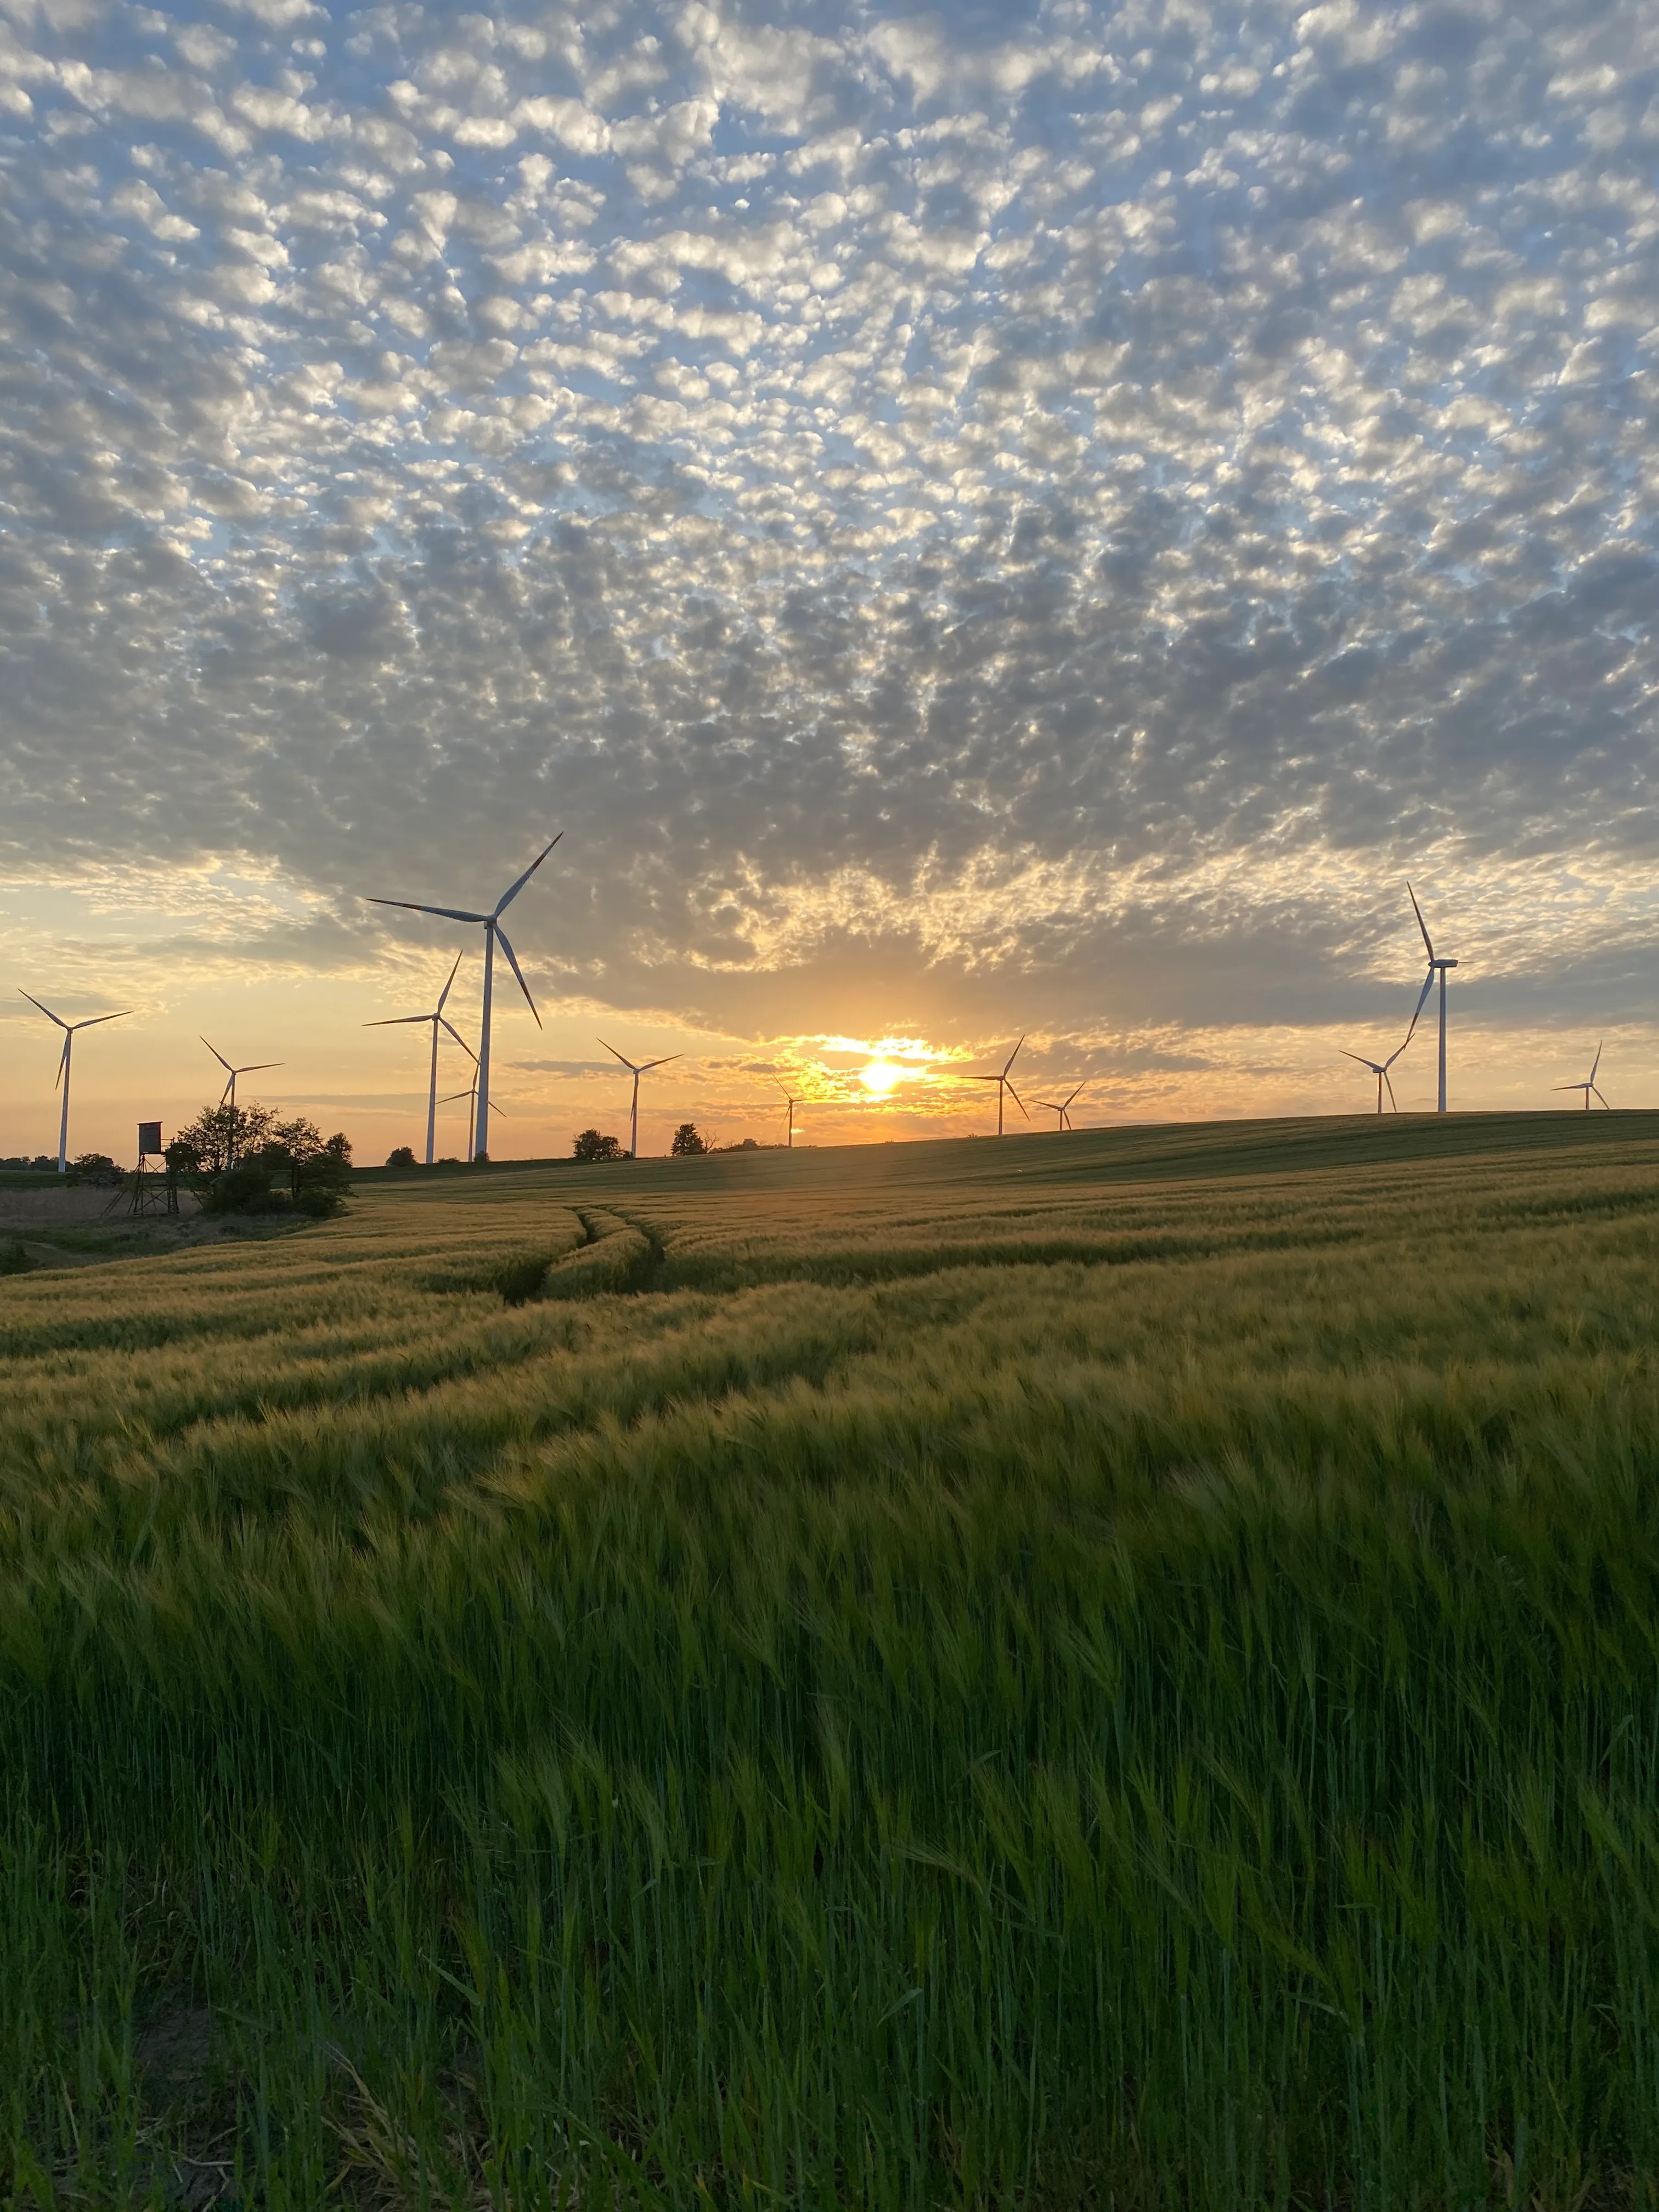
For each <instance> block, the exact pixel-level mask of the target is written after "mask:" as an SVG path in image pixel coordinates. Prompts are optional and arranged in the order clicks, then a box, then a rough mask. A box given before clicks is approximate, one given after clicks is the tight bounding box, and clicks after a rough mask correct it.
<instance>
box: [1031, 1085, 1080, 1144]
mask: <svg viewBox="0 0 1659 2212" xmlns="http://www.w3.org/2000/svg"><path fill="white" fill-rule="evenodd" d="M1087 1085H1088V1079H1087V1077H1086V1076H1085V1079H1084V1080H1083V1082H1081V1083H1079V1085H1078V1087H1077V1089H1076V1090H1075V1091H1073V1092H1072V1093H1071V1094H1070V1097H1065V1098H1039V1099H1037V1100H1036V1104H1037V1105H1039V1106H1046V1107H1047V1108H1048V1111H1049V1112H1050V1113H1051V1114H1058V1115H1059V1116H1060V1119H1059V1121H1056V1122H1055V1124H1054V1134H1055V1135H1056V1136H1059V1134H1060V1131H1061V1130H1062V1129H1069V1128H1070V1127H1071V1126H1072V1100H1073V1098H1077V1097H1081V1095H1082V1093H1083V1091H1085V1089H1086V1088H1087Z"/></svg>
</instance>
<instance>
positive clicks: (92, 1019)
mask: <svg viewBox="0 0 1659 2212" xmlns="http://www.w3.org/2000/svg"><path fill="white" fill-rule="evenodd" d="M131 1012H132V1008H131V1006H123V1007H122V1009H121V1011H120V1012H119V1013H118V1014H89V1015H88V1018H87V1019H86V1020H85V1021H83V1022H71V1023H70V1028H71V1029H72V1030H95V1029H96V1028H97V1026H98V1024H99V1023H100V1022H124V1021H125V1019H126V1018H127V1016H128V1015H129V1014H130V1013H131ZM1596 1057H1597V1058H1598V1059H1599V1058H1600V1057H1601V1055H1600V1054H1597V1055H1596Z"/></svg>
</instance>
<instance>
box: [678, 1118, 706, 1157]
mask: <svg viewBox="0 0 1659 2212" xmlns="http://www.w3.org/2000/svg"><path fill="white" fill-rule="evenodd" d="M668 1149H669V1151H670V1152H671V1153H673V1155H674V1156H675V1158H678V1159H685V1158H690V1155H691V1154H693V1153H695V1152H707V1151H708V1146H707V1145H706V1144H705V1143H704V1142H703V1140H702V1138H701V1137H700V1136H699V1135H698V1134H697V1125H696V1122H695V1121H682V1122H681V1123H680V1126H679V1127H678V1129H676V1130H675V1132H674V1141H673V1143H672V1144H671V1146H669V1147H668Z"/></svg>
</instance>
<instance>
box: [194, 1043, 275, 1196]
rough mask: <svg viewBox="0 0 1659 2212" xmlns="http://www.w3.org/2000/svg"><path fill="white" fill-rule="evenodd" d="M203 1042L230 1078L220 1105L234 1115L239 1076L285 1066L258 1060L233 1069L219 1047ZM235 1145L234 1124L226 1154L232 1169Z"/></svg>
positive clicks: (220, 1099)
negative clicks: (246, 1065) (224, 1106)
mask: <svg viewBox="0 0 1659 2212" xmlns="http://www.w3.org/2000/svg"><path fill="white" fill-rule="evenodd" d="M197 1035H198V1036H199V1035H200V1032H199V1030H198V1031H197ZM202 1042H203V1043H204V1044H207V1048H208V1050H209V1051H210V1053H211V1054H213V1057H214V1058H215V1059H216V1060H217V1061H218V1063H219V1065H220V1066H221V1067H222V1068H223V1069H224V1070H225V1072H226V1073H227V1074H228V1076H229V1078H230V1080H229V1081H228V1083H227V1084H226V1085H225V1087H224V1089H223V1090H222V1091H221V1092H220V1093H219V1103H220V1104H221V1105H222V1106H223V1105H225V1104H227V1103H228V1105H229V1107H230V1110H231V1112H232V1113H233V1114H234V1112H235V1111H236V1079H237V1077H238V1076H239V1075H263V1074H264V1071H265V1070H266V1068H268V1067H281V1066H283V1061H281V1060H255V1061H254V1062H253V1063H252V1066H248V1067H233V1066H231V1064H230V1062H229V1061H228V1060H227V1059H226V1058H225V1056H224V1054H223V1053H222V1052H221V1051H220V1049H219V1048H218V1046H217V1045H216V1044H208V1041H207V1039H206V1038H205V1037H203V1038H202ZM235 1143H236V1139H235V1134H234V1124H233V1125H232V1136H231V1141H230V1145H229V1146H228V1148H227V1150H226V1152H225V1159H226V1162H227V1164H228V1165H229V1166H231V1167H234V1166H235V1164H236V1153H235Z"/></svg>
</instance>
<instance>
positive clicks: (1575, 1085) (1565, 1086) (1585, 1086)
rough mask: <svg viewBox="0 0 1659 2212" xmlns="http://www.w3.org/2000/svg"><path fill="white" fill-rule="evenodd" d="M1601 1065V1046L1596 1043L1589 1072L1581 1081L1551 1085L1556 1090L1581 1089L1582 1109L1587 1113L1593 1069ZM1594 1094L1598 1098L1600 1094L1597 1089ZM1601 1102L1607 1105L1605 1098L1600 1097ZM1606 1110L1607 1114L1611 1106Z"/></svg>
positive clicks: (1593, 1082)
mask: <svg viewBox="0 0 1659 2212" xmlns="http://www.w3.org/2000/svg"><path fill="white" fill-rule="evenodd" d="M1600 1066H1601V1046H1600V1045H1599V1044H1598V1045H1597V1046H1596V1048H1595V1059H1594V1060H1592V1061H1591V1062H1590V1072H1589V1075H1588V1076H1587V1077H1586V1078H1585V1079H1584V1080H1583V1082H1582V1083H1557V1084H1554V1085H1552V1086H1551V1087H1552V1089H1553V1090H1556V1091H1583V1094H1584V1111H1585V1112H1586V1113H1587V1114H1588V1113H1589V1103H1590V1093H1591V1091H1595V1071H1596V1069H1597V1068H1598V1067H1600ZM1595 1095H1596V1097H1598V1098H1601V1092H1600V1091H1595ZM1601 1103H1602V1104H1603V1105H1604V1106H1607V1100H1606V1099H1605V1098H1601ZM1607 1111H1608V1113H1609V1114H1611V1113H1612V1111H1613V1109H1612V1107H1611V1106H1607Z"/></svg>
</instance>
